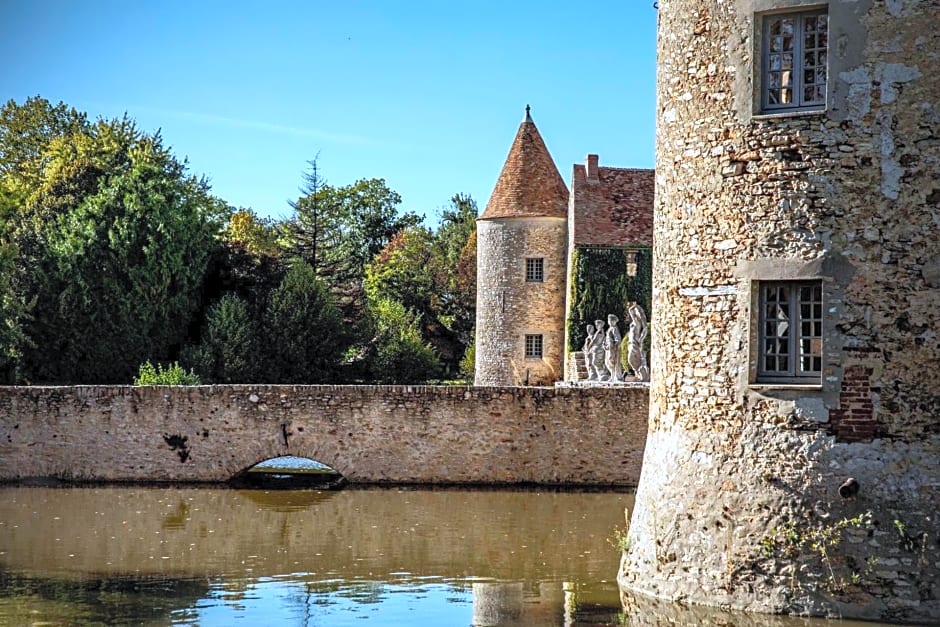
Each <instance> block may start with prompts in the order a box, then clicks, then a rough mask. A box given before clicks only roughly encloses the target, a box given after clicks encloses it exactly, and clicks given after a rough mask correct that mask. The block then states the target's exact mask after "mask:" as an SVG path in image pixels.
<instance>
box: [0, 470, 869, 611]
mask: <svg viewBox="0 0 940 627" xmlns="http://www.w3.org/2000/svg"><path fill="white" fill-rule="evenodd" d="M632 506H633V495H632V494H629V493H626V492H611V491H605V492H560V491H536V490H529V491H518V490H506V489H504V490H457V489H448V490H424V489H404V488H403V489H345V490H340V491H316V490H272V491H265V490H235V489H214V488H192V487H183V488H180V487H173V488H142V487H70V488H58V487H57V488H51V487H28V486H6V487H2V488H0V624H37V623H43V624H107V625H111V624H173V625H197V624H198V625H231V624H242V625H253V624H278V625H304V626H306V625H331V626H335V625H362V624H374V625H405V624H407V625H559V626H561V625H565V626H574V625H622V624H626V625H655V624H661V623H662V621H664V620H676V619H678V620H680V621H683V620H685V621H694V622H701V621H702V620H706V621H708V620H721V621H723V622H722V624H740V625H751V624H757V623H753V622H752V621H753V620H755V618H754V617H747V616H744V615H733V616H732V615H728V614H721V615H719V614H709V612H708V611H705V612H704V613H703V611H702V610H697V612H698V613H697V614H696V615H695V617H694V618H688V617H685V618H684V617H683V616H682V615H681V612H680V613H678V614H676V612H677V611H678V610H677V608H676V607H675V606H672V605H664V606H661V607H658V608H653V609H642V610H637V611H631V612H627V613H625V612H624V610H623V609H622V606H621V601H620V597H619V592H618V590H617V585H616V582H615V575H616V572H617V565H618V561H619V558H620V553H619V550H618V549H616V548H615V547H614V546H613V545H612V542H615V531H614V530H615V528H619V529H621V530H622V529H623V527H624V509H625V508H632ZM710 616H711V617H712V618H711V619H710V618H709V617H710ZM703 617H704V618H703ZM757 618H758V619H759V620H777V621H778V622H776V623H774V624H780V625H806V624H817V621H809V622H807V621H805V620H800V619H773V618H771V617H766V616H765V617H757ZM678 624H693V623H692V622H685V623H683V622H680V623H678ZM765 624H766V623H765ZM818 624H819V625H826V624H829V623H826V622H824V621H818ZM838 624H839V625H846V623H838ZM869 624H870V623H869Z"/></svg>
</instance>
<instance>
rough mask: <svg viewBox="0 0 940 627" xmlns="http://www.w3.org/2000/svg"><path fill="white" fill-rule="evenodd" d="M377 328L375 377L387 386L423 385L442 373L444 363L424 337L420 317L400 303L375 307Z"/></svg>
mask: <svg viewBox="0 0 940 627" xmlns="http://www.w3.org/2000/svg"><path fill="white" fill-rule="evenodd" d="M372 314H373V317H374V320H375V326H376V339H375V346H374V350H375V354H374V356H373V358H372V376H373V378H374V379H375V380H378V381H382V382H385V383H420V382H424V381H427V380H428V379H433V378H435V377H436V376H438V374H439V373H440V369H441V363H440V360H439V359H438V358H437V354H436V353H435V351H434V349H433V348H432V347H431V345H430V344H429V343H428V342H426V341H424V339H423V338H422V335H421V317H420V316H419V315H418V314H415V313H414V312H413V311H410V310H409V309H407V308H406V307H405V306H404V305H402V304H401V303H400V302H398V301H395V300H391V299H387V298H386V299H380V300H379V301H377V302H376V303H374V304H373V306H372Z"/></svg>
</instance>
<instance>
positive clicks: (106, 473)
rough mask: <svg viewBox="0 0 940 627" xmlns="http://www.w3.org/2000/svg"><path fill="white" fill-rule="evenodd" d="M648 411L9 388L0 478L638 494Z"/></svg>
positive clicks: (298, 393)
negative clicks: (286, 480) (252, 480)
mask: <svg viewBox="0 0 940 627" xmlns="http://www.w3.org/2000/svg"><path fill="white" fill-rule="evenodd" d="M647 413H648V405H647V391H646V389H636V388H624V389H584V390H581V389H557V390H556V389H551V388H535V387H532V388H482V387H481V388H470V387H429V386H414V387H404V386H251V385H234V386H199V387H127V386H122V387H105V386H100V387H98V386H96V387H0V480H7V481H10V480H21V479H26V478H37V477H48V478H57V479H65V480H76V481H193V482H200V481H202V482H213V481H214V482H218V481H227V480H229V479H231V478H233V477H235V476H237V475H239V474H240V473H241V472H243V471H245V470H247V469H248V468H250V467H252V466H254V465H255V464H257V463H259V462H261V461H264V460H266V459H271V458H274V457H279V456H283V455H296V456H300V457H307V458H310V459H314V460H317V461H319V462H322V463H324V464H327V465H329V466H330V467H332V468H334V469H336V470H337V471H339V472H340V473H342V475H343V476H344V477H345V478H346V479H347V480H348V481H350V482H351V483H390V484H402V483H414V484H518V483H537V484H567V485H635V484H636V482H637V479H638V477H639V472H640V463H641V460H642V456H643V445H644V442H645V433H646V420H647ZM625 442H629V443H633V446H630V447H626V448H625V447H624V443H625Z"/></svg>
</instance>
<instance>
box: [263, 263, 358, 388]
mask: <svg viewBox="0 0 940 627" xmlns="http://www.w3.org/2000/svg"><path fill="white" fill-rule="evenodd" d="M347 344H348V338H347V334H346V332H345V326H344V324H343V317H342V313H341V312H340V310H339V309H338V308H337V307H336V304H335V300H334V298H333V296H332V295H331V294H330V292H329V290H328V289H327V288H326V285H325V284H324V283H323V281H321V280H320V279H319V278H317V276H316V273H315V272H314V271H313V268H311V267H310V265H308V264H307V263H305V262H303V261H298V262H297V263H295V264H294V265H293V266H292V267H291V269H290V270H289V271H288V272H287V274H286V275H285V276H284V280H283V281H282V282H281V284H280V286H278V288H277V289H276V290H274V293H273V294H272V295H271V299H270V303H269V305H268V308H267V309H266V311H265V313H264V347H263V350H264V353H265V356H266V359H265V373H264V378H265V379H266V380H267V381H269V382H271V383H322V382H325V381H331V380H335V379H336V378H337V376H338V369H339V365H340V357H341V356H342V354H343V351H344V350H345V349H346V346H347Z"/></svg>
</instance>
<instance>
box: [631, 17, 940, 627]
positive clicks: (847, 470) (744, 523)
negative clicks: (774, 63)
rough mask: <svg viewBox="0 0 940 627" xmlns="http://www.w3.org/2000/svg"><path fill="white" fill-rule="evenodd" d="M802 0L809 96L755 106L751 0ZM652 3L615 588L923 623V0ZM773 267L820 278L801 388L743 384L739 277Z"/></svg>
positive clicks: (931, 469) (938, 91) (935, 257)
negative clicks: (641, 293) (653, 157)
mask: <svg viewBox="0 0 940 627" xmlns="http://www.w3.org/2000/svg"><path fill="white" fill-rule="evenodd" d="M811 9H812V10H815V9H825V10H826V11H827V13H828V22H829V27H828V28H829V42H830V43H829V55H828V83H827V85H828V87H827V89H828V92H827V94H826V105H825V108H824V109H822V110H819V111H816V112H806V111H795V112H791V113H776V114H772V115H766V114H762V113H761V111H760V98H759V94H760V90H761V82H762V80H764V79H763V76H762V73H761V63H760V59H761V54H762V48H761V46H762V41H761V40H762V32H763V31H762V28H761V24H762V21H763V16H764V14H765V12H768V11H796V10H811ZM659 21H660V23H659V50H658V61H659V77H658V105H657V106H658V110H657V162H656V176H657V181H656V189H657V197H656V212H655V218H654V304H653V322H652V332H653V347H652V356H653V357H652V384H651V396H650V409H651V411H650V434H649V439H648V443H647V449H646V456H645V461H644V468H643V475H642V477H641V481H640V486H639V490H638V494H637V503H636V509H635V511H634V514H633V518H632V523H631V530H630V538H631V548H630V550H629V551H628V552H627V553H626V554H625V555H624V559H623V561H622V564H621V572H620V574H619V581H620V583H621V586H622V587H624V588H625V589H628V590H633V591H638V592H642V593H644V594H648V595H652V596H658V597H663V598H668V599H683V600H685V601H686V602H691V603H701V604H708V605H720V606H725V607H732V608H739V609H747V610H753V611H764V612H807V613H811V614H821V615H842V616H847V617H848V616H856V617H864V618H870V619H881V620H898V621H926V622H937V621H940V561H938V559H937V554H938V538H940V516H938V514H940V506H938V503H940V337H938V330H940V291H938V289H937V288H938V280H937V278H938V277H937V267H938V264H940V252H938V244H937V242H938V241H940V182H938V179H940V176H938V175H940V80H938V78H937V73H936V71H935V66H936V65H937V61H938V58H940V53H938V51H940V2H938V1H937V0H887V1H884V2H880V1H873V0H831V1H830V2H828V3H825V2H811V1H802V0H735V1H733V2H732V1H723V0H698V1H694V2H693V1H691V0H661V1H660V2H659ZM782 280H813V281H818V282H820V284H821V286H822V293H823V311H824V314H823V325H822V345H823V355H822V374H821V376H820V377H819V378H818V380H816V381H814V382H813V381H806V382H803V383H802V384H796V383H797V382H791V383H787V382H783V383H780V382H776V383H761V382H759V381H758V377H757V364H758V359H759V357H760V355H759V351H758V348H757V347H758V341H757V340H758V335H759V333H760V331H759V329H758V327H759V325H758V310H759V307H758V296H757V294H758V286H759V285H760V284H761V283H762V282H765V281H782ZM850 477H851V478H854V479H856V480H857V485H858V487H859V490H858V492H857V494H853V493H852V490H848V489H844V488H843V490H842V491H840V487H842V486H843V485H845V484H844V482H846V480H847V479H848V478H850ZM869 513H870V518H869ZM853 519H854V521H853ZM843 520H848V521H850V522H848V523H842V522H840V521H843ZM822 537H828V538H830V539H831V543H824V544H823V546H824V547H825V550H824V551H820V550H819V548H818V547H819V546H820V538H822ZM814 546H815V547H817V548H813V547H814Z"/></svg>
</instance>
